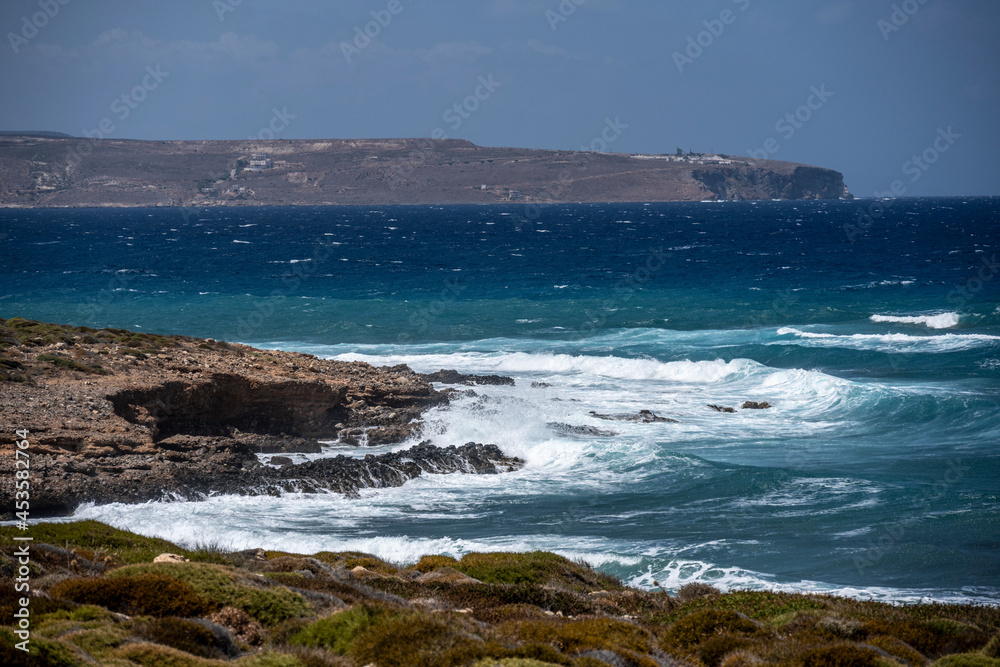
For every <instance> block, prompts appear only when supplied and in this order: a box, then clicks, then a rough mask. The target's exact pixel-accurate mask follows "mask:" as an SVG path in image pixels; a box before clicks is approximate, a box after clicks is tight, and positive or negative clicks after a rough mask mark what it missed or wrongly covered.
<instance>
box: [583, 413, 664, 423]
mask: <svg viewBox="0 0 1000 667" xmlns="http://www.w3.org/2000/svg"><path fill="white" fill-rule="evenodd" d="M590 416H591V417H595V418H597V419H603V420H605V421H616V422H641V423H643V424H652V423H655V422H664V423H667V424H679V423H680V422H679V421H677V420H676V419H670V418H669V417H661V416H659V415H657V414H656V413H654V412H651V411H650V410H640V411H639V412H638V413H637V414H617V415H603V414H599V413H597V412H594V411H591V412H590Z"/></svg>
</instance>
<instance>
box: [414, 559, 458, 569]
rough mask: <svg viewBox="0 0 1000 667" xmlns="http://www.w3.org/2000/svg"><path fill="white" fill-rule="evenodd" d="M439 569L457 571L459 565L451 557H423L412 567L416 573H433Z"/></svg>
mask: <svg viewBox="0 0 1000 667" xmlns="http://www.w3.org/2000/svg"><path fill="white" fill-rule="evenodd" d="M439 567H453V568H455V569H456V570H457V569H459V563H458V561H457V560H455V559H454V558H452V557H451V556H424V557H423V558H421V559H420V561H419V562H418V563H417V564H416V565H414V566H413V569H414V570H417V571H418V572H424V573H427V572H433V571H434V570H436V569H438V568H439Z"/></svg>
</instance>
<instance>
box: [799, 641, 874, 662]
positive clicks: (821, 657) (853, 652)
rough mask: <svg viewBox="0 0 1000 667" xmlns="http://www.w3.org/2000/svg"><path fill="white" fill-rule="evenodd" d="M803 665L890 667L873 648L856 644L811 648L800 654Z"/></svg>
mask: <svg viewBox="0 0 1000 667" xmlns="http://www.w3.org/2000/svg"><path fill="white" fill-rule="evenodd" d="M798 664H799V665H801V667H888V665H889V664H891V663H888V662H887V661H885V660H883V659H882V658H881V657H880V656H879V654H878V653H877V652H876V651H875V650H874V649H871V648H863V647H861V646H858V645H856V644H835V645H833V646H824V647H821V648H814V649H810V650H808V651H806V652H804V653H803V654H801V655H800V656H799V659H798Z"/></svg>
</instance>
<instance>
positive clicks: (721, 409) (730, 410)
mask: <svg viewBox="0 0 1000 667" xmlns="http://www.w3.org/2000/svg"><path fill="white" fill-rule="evenodd" d="M708 407H710V408H712V409H713V410H715V411H716V412H725V413H727V414H735V412H736V408H726V407H723V406H721V405H709V406H708Z"/></svg>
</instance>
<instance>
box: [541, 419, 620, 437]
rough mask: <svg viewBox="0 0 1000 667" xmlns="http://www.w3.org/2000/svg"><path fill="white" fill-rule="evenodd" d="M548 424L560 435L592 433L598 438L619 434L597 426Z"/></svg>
mask: <svg viewBox="0 0 1000 667" xmlns="http://www.w3.org/2000/svg"><path fill="white" fill-rule="evenodd" d="M546 426H548V427H549V428H550V429H552V430H553V431H555V432H556V433H559V434H560V435H592V436H595V437H598V438H610V437H613V436H616V435H618V434H617V433H615V432H614V431H607V430H605V429H603V428H597V427H595V426H574V425H572V424H563V423H562V422H549V423H548V424H546Z"/></svg>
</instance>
